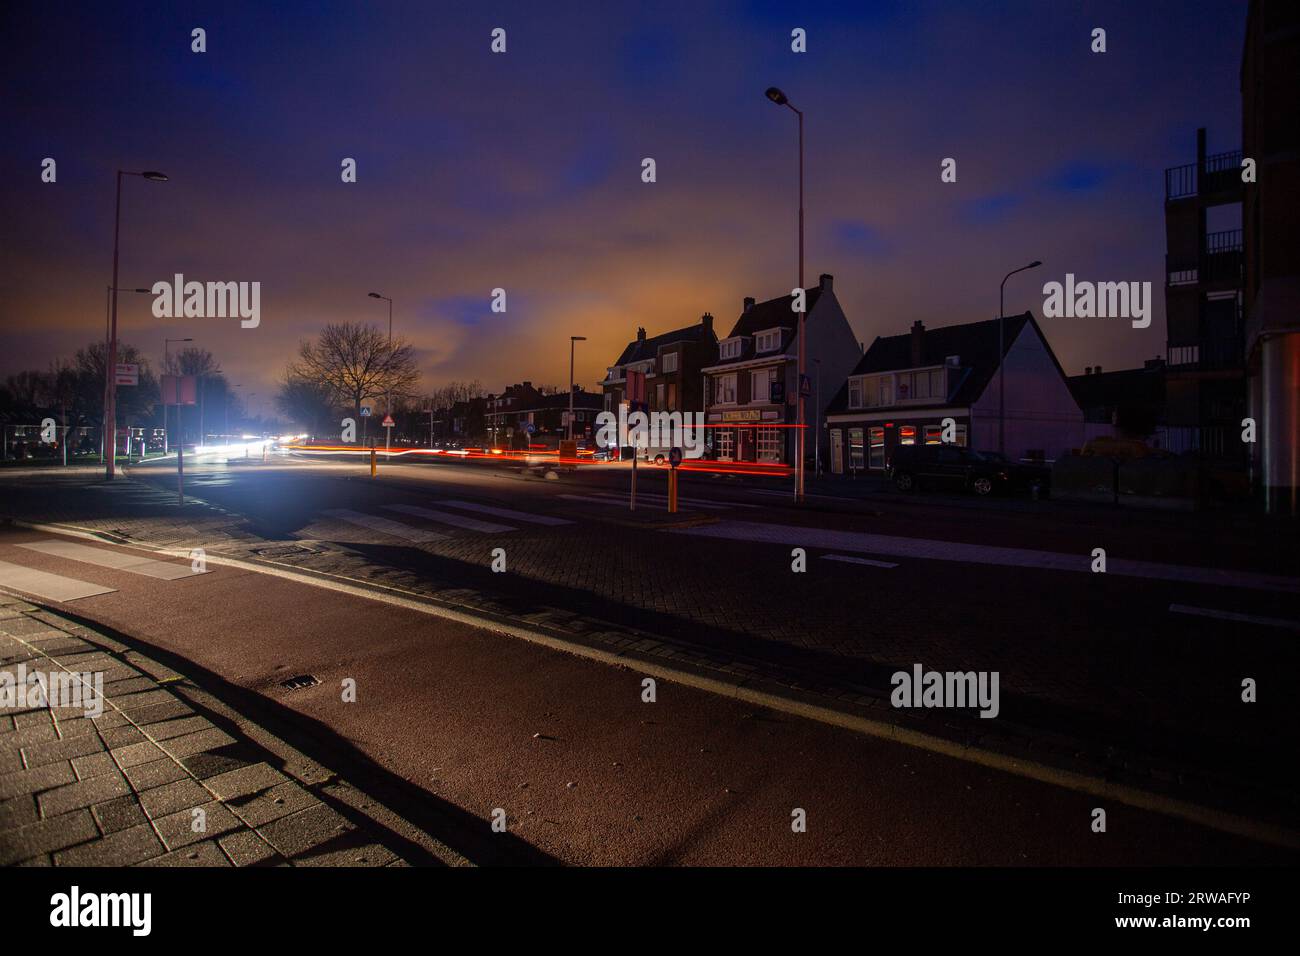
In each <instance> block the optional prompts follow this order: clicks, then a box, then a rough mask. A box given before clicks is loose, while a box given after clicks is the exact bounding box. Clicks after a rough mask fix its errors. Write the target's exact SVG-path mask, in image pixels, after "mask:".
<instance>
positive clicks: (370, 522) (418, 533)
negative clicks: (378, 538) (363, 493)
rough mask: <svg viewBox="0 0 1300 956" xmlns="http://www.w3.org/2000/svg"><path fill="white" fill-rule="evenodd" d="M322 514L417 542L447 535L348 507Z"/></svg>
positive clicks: (333, 509)
mask: <svg viewBox="0 0 1300 956" xmlns="http://www.w3.org/2000/svg"><path fill="white" fill-rule="evenodd" d="M321 514H324V515H329V517H331V518H338V519H339V520H340V521H346V522H347V523H348V524H355V525H360V526H361V527H363V528H369V529H370V530H372V531H381V532H383V533H384V534H391V535H392V536H393V537H395V538H403V539H405V540H407V541H414V542H416V543H417V544H418V543H422V542H425V541H442V540H443V539H445V538H446V537H447V536H446V535H445V534H439V533H438V532H436V531H427V530H425V529H424V528H412V527H409V526H408V525H404V524H402V523H401V522H400V521H389V520H388V519H387V518H381V517H379V516H378V515H363V514H362V513H361V512H359V511H349V510H348V509H347V508H331V509H329V510H328V511H322V512H321Z"/></svg>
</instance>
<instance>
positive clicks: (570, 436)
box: [566, 335, 587, 441]
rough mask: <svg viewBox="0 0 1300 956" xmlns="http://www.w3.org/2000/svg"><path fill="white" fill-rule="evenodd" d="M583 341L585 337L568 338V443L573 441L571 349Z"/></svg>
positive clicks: (585, 339)
mask: <svg viewBox="0 0 1300 956" xmlns="http://www.w3.org/2000/svg"><path fill="white" fill-rule="evenodd" d="M585 341H587V337H586V336H585V335H570V336H569V433H568V435H567V436H566V437H567V438H568V439H569V441H573V348H574V345H575V344H576V343H578V342H585Z"/></svg>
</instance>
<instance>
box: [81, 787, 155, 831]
mask: <svg viewBox="0 0 1300 956" xmlns="http://www.w3.org/2000/svg"><path fill="white" fill-rule="evenodd" d="M90 812H91V813H92V814H93V815H94V817H95V822H96V823H98V824H99V828H100V829H101V830H103V831H104V832H105V833H116V832H117V831H118V830H125V829H127V828H129V827H134V826H139V825H140V824H141V823H148V822H149V818H148V817H146V816H145V815H144V811H143V810H141V809H140V803H139V801H138V800H137V799H136V796H135V794H134V793H132V794H128V795H127V796H124V797H118V798H117V799H116V800H109V801H107V802H105V803H97V804H95V805H94V806H93V807H91V808H90Z"/></svg>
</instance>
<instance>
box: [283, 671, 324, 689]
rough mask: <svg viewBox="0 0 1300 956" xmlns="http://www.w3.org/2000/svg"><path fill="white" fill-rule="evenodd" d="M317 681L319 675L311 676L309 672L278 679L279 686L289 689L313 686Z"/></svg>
mask: <svg viewBox="0 0 1300 956" xmlns="http://www.w3.org/2000/svg"><path fill="white" fill-rule="evenodd" d="M319 683H320V678H319V677H313V676H312V675H311V674H299V675H298V676H297V677H290V678H289V679H288V680H282V681H280V686H281V687H287V688H289V690H299V689H300V688H303V687H315V686H316V685H317V684H319Z"/></svg>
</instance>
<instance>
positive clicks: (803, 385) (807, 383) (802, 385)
mask: <svg viewBox="0 0 1300 956" xmlns="http://www.w3.org/2000/svg"><path fill="white" fill-rule="evenodd" d="M799 395H800V396H801V397H803V398H808V397H809V396H811V395H812V379H810V378H809V377H808V376H807V375H800V376H799Z"/></svg>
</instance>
